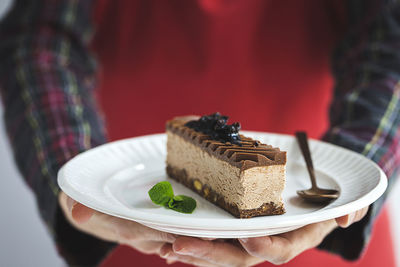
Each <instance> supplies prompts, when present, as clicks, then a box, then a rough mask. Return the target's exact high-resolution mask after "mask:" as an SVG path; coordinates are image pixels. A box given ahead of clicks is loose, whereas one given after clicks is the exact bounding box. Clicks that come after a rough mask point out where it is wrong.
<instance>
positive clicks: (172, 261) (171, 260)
mask: <svg viewBox="0 0 400 267" xmlns="http://www.w3.org/2000/svg"><path fill="white" fill-rule="evenodd" d="M175 262H176V259H175V258H169V259H167V264H168V265H170V264H173V263H175Z"/></svg>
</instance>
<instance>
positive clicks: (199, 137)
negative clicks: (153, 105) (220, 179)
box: [166, 116, 286, 170]
mask: <svg viewBox="0 0 400 267" xmlns="http://www.w3.org/2000/svg"><path fill="white" fill-rule="evenodd" d="M194 118H197V119H198V118H199V117H193V116H190V117H177V118H174V119H173V120H170V121H167V124H166V128H167V130H169V131H171V132H173V133H175V134H177V135H179V136H181V137H182V138H184V139H185V140H187V141H189V142H191V143H192V144H194V145H196V146H199V147H201V148H202V149H204V150H205V151H206V152H207V153H209V154H211V155H213V156H215V157H217V158H219V159H222V160H224V161H227V162H228V163H230V164H231V165H234V166H236V167H238V168H240V169H241V170H245V169H249V168H252V167H256V166H268V165H281V164H283V165H284V164H286V152H285V151H280V149H279V148H274V147H272V146H270V145H266V144H262V143H260V142H259V141H257V140H253V139H251V138H249V137H245V136H243V135H238V136H239V138H240V140H241V141H240V145H239V144H235V143H232V142H229V141H226V142H221V141H218V140H214V139H213V138H211V136H210V135H208V134H204V133H202V132H199V131H196V130H195V129H192V128H189V127H187V126H186V125H187V122H188V121H193V119H194Z"/></svg>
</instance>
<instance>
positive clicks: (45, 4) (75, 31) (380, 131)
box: [0, 0, 400, 265]
mask: <svg viewBox="0 0 400 267" xmlns="http://www.w3.org/2000/svg"><path fill="white" fill-rule="evenodd" d="M345 2H346V5H347V6H346V8H347V14H348V31H347V33H346V35H345V36H344V38H343V39H342V40H341V41H340V42H339V43H338V44H337V47H336V49H335V51H334V54H333V56H332V62H333V74H334V77H335V81H336V84H335V95H334V99H333V101H332V105H331V110H330V114H331V116H330V120H331V125H330V128H329V130H328V131H327V133H326V134H325V136H324V137H323V139H324V140H325V141H328V142H331V143H334V144H337V145H340V146H343V147H346V148H349V149H351V150H354V151H356V152H359V153H362V154H363V155H364V156H366V157H368V158H370V159H372V160H373V161H375V162H376V163H377V164H379V166H380V167H381V168H382V169H383V170H384V172H385V173H386V174H387V176H388V177H389V190H387V191H386V193H385V194H384V195H383V196H382V197H381V198H380V199H379V200H378V201H376V202H375V203H374V204H372V205H371V207H370V210H369V212H368V214H367V216H366V217H365V218H364V219H363V220H362V221H360V222H358V223H355V224H353V225H352V226H351V227H349V228H346V229H337V230H335V231H333V232H332V233H331V234H330V235H329V236H327V237H326V238H325V239H324V241H323V242H322V244H321V245H320V246H319V248H321V249H325V250H328V251H330V252H333V253H337V254H340V255H341V256H342V257H344V258H346V259H356V258H358V257H359V256H360V254H361V253H362V251H363V249H364V248H365V245H366V244H367V243H368V241H369V238H370V233H371V228H372V227H373V222H374V219H375V218H376V216H377V214H378V213H379V211H380V209H381V208H382V205H383V203H384V201H385V199H386V197H387V194H388V193H389V192H390V188H391V187H392V185H393V184H394V182H395V179H396V177H397V173H398V170H399V166H400V150H398V149H397V147H398V145H399V142H400V128H399V124H400V112H399V111H400V49H399V48H400V4H398V3H397V2H396V1H380V0H349V1H345ZM92 9H93V1H89V0H85V1H79V0H58V1H51V0H30V1H23V0H17V1H16V2H15V4H14V7H13V8H12V10H11V11H10V12H9V14H8V15H7V17H5V18H4V20H3V21H2V22H1V24H0V62H1V63H0V90H1V94H2V99H3V103H4V106H5V123H6V127H7V132H8V135H9V139H10V142H11V144H12V147H13V150H14V156H15V159H16V162H17V165H18V167H19V170H20V172H21V173H22V175H23V177H24V178H25V180H26V182H27V184H28V185H29V186H30V187H31V188H32V190H33V191H34V192H35V194H36V199H37V202H38V206H39V209H40V213H41V216H42V218H43V220H44V221H45V222H46V223H47V226H48V229H49V230H50V232H51V233H52V234H53V236H54V239H55V242H56V243H57V247H58V248H59V251H60V253H61V254H62V256H63V257H65V259H66V260H67V261H68V263H69V264H74V265H75V264H76V265H95V264H96V263H98V262H99V261H100V260H101V259H102V258H103V257H104V256H105V254H106V253H107V252H108V251H109V250H110V249H112V248H113V246H114V244H111V243H108V242H104V241H100V240H98V239H96V238H94V237H91V236H88V235H86V234H83V233H81V232H79V231H77V230H75V229H74V228H73V227H72V226H70V225H69V223H68V222H67V221H66V220H65V218H64V216H63V214H62V211H61V210H60V208H59V206H58V201H57V195H58V193H59V190H60V189H59V188H58V185H57V171H58V169H59V168H60V167H61V166H62V165H63V164H64V163H65V162H66V161H67V160H69V159H70V158H72V157H73V156H75V155H76V154H78V153H80V152H82V151H85V150H87V149H90V148H91V147H94V146H96V145H99V144H102V143H104V142H105V141H106V137H105V131H104V127H103V123H102V121H101V119H100V116H99V114H100V113H99V109H98V107H97V103H96V100H95V97H94V88H95V87H96V65H95V61H94V59H93V57H92V56H91V54H90V52H89V50H88V44H89V41H90V37H91V33H92V26H91V25H92V22H91V19H90V17H91V16H90V15H91V13H92ZM88 248H91V249H88Z"/></svg>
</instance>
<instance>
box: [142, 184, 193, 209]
mask: <svg viewBox="0 0 400 267" xmlns="http://www.w3.org/2000/svg"><path fill="white" fill-rule="evenodd" d="M149 196H150V199H151V201H153V203H154V204H157V205H160V206H163V207H165V208H167V209H172V210H175V211H178V212H182V213H192V212H193V211H194V209H195V208H196V200H194V199H193V198H191V197H188V196H185V195H177V196H174V190H173V189H172V186H171V184H170V183H169V182H167V181H163V182H159V183H157V184H156V185H154V186H153V187H152V188H151V189H150V190H149Z"/></svg>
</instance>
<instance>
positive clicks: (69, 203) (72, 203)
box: [67, 197, 77, 212]
mask: <svg viewBox="0 0 400 267" xmlns="http://www.w3.org/2000/svg"><path fill="white" fill-rule="evenodd" d="M76 203H77V202H76V201H75V200H73V199H72V198H70V197H68V198H67V208H68V210H69V212H71V211H72V209H73V208H74V206H75V205H76Z"/></svg>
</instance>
